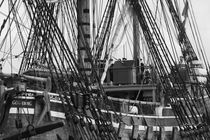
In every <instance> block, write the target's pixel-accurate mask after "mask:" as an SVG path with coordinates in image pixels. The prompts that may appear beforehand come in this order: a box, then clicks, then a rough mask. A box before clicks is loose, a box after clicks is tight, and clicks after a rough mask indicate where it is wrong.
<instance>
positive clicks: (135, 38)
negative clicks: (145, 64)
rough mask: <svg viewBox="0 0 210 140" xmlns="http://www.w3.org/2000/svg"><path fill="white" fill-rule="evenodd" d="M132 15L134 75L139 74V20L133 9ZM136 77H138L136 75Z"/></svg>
mask: <svg viewBox="0 0 210 140" xmlns="http://www.w3.org/2000/svg"><path fill="white" fill-rule="evenodd" d="M132 15H133V60H134V61H135V65H134V66H135V68H136V69H135V70H136V72H135V74H136V75H134V76H135V77H137V75H138V74H139V61H140V56H139V49H140V47H139V37H140V35H139V22H138V18H137V16H136V14H135V11H134V10H132ZM137 78H138V77H137ZM137 78H136V82H138V79H137Z"/></svg>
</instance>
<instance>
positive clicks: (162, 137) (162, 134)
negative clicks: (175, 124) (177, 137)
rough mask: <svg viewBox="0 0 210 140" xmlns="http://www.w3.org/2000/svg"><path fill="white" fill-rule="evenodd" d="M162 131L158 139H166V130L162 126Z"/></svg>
mask: <svg viewBox="0 0 210 140" xmlns="http://www.w3.org/2000/svg"><path fill="white" fill-rule="evenodd" d="M159 128H160V131H159V135H158V140H165V130H164V127H162V126H160V127H159Z"/></svg>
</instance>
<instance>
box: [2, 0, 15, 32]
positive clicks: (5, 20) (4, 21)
mask: <svg viewBox="0 0 210 140" xmlns="http://www.w3.org/2000/svg"><path fill="white" fill-rule="evenodd" d="M16 2H17V0H15V2H14V5H13V6H12V7H11V9H13V8H14V6H15V4H16ZM11 13H12V10H10V11H9V13H8V15H7V17H6V19H4V20H3V23H2V25H1V29H0V35H1V33H2V31H3V29H4V26H5V24H6V22H7V20H8V19H9V17H10V14H11Z"/></svg>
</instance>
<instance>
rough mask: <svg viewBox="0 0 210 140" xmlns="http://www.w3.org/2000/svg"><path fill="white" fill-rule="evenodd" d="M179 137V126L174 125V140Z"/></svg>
mask: <svg viewBox="0 0 210 140" xmlns="http://www.w3.org/2000/svg"><path fill="white" fill-rule="evenodd" d="M178 139H179V132H178V128H177V127H173V131H172V140H178Z"/></svg>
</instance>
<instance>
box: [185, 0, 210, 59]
mask: <svg viewBox="0 0 210 140" xmlns="http://www.w3.org/2000/svg"><path fill="white" fill-rule="evenodd" d="M189 1H191V3H192V5H193V9H194V13H195V17H196V20H197V23H198V28H199V29H200V33H201V37H202V40H203V43H204V47H205V49H206V52H207V53H206V54H207V56H208V61H210V0H189Z"/></svg>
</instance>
